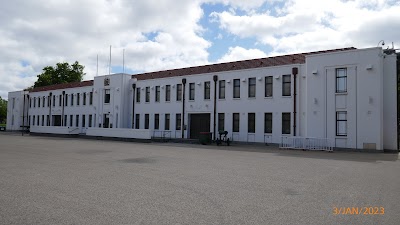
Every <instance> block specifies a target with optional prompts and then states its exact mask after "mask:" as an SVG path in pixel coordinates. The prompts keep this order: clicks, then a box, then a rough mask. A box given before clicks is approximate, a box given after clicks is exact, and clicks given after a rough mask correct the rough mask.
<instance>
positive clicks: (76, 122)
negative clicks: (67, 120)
mask: <svg viewBox="0 0 400 225" xmlns="http://www.w3.org/2000/svg"><path fill="white" fill-rule="evenodd" d="M75 125H76V127H79V115H76V120H75Z"/></svg>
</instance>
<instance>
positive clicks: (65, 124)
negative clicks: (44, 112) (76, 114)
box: [47, 115, 67, 127]
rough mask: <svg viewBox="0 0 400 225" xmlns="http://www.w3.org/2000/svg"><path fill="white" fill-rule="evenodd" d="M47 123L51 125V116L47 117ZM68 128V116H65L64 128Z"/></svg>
mask: <svg viewBox="0 0 400 225" xmlns="http://www.w3.org/2000/svg"><path fill="white" fill-rule="evenodd" d="M47 123H48V124H50V120H49V116H47ZM66 126H67V115H64V127H66Z"/></svg>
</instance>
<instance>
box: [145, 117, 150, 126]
mask: <svg viewBox="0 0 400 225" xmlns="http://www.w3.org/2000/svg"><path fill="white" fill-rule="evenodd" d="M149 120H150V116H149V114H144V129H149Z"/></svg>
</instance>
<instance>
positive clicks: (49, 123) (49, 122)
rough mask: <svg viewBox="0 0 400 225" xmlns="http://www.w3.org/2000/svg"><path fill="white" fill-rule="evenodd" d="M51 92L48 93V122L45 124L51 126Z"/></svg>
mask: <svg viewBox="0 0 400 225" xmlns="http://www.w3.org/2000/svg"><path fill="white" fill-rule="evenodd" d="M52 95H53V94H52V93H51V92H50V93H49V105H50V106H49V121H48V124H47V126H51V104H52V103H53V102H52V99H51V97H52Z"/></svg>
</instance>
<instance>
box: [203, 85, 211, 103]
mask: <svg viewBox="0 0 400 225" xmlns="http://www.w3.org/2000/svg"><path fill="white" fill-rule="evenodd" d="M204 99H210V81H206V82H204Z"/></svg>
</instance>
